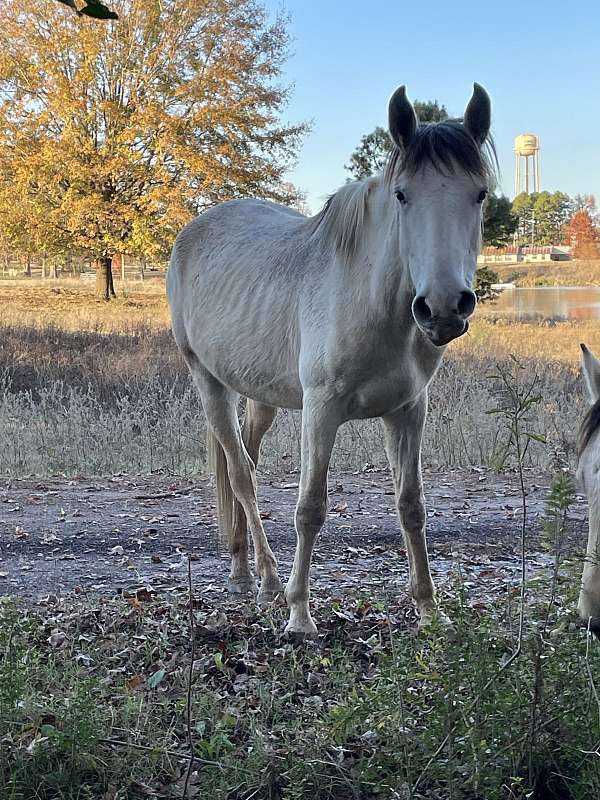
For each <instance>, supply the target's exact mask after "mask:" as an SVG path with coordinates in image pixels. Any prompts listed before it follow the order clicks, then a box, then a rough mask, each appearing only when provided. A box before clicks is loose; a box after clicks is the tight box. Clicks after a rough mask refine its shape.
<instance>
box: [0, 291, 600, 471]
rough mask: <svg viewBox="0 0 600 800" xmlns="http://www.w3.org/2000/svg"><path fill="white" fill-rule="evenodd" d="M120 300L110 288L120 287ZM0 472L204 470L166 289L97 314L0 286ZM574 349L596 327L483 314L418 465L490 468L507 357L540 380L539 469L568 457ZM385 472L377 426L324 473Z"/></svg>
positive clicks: (455, 351) (60, 299)
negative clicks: (498, 377) (498, 372)
mask: <svg viewBox="0 0 600 800" xmlns="http://www.w3.org/2000/svg"><path fill="white" fill-rule="evenodd" d="M117 288H118V289H119V287H117ZM0 304H1V306H2V308H3V323H2V336H1V337H0V380H1V386H0V439H1V440H2V441H3V442H6V443H7V444H6V446H5V447H4V448H3V449H2V450H1V451H0V472H1V473H4V474H9V475H13V476H17V475H24V474H37V475H44V474H55V473H61V474H66V475H73V474H88V475H90V474H108V473H114V472H120V471H127V472H139V473H147V472H149V471H155V470H162V471H166V472H173V473H178V474H189V473H196V472H198V471H201V470H202V469H203V468H204V420H203V416H202V413H201V410H200V407H199V402H198V399H197V396H196V394H195V391H194V388H193V386H192V384H191V381H190V378H189V376H188V373H187V370H186V368H185V365H184V364H183V362H182V360H181V358H180V356H179V354H178V352H177V350H176V348H175V345H174V343H173V340H172V337H171V334H170V331H169V330H168V309H167V305H166V301H165V296H164V285H163V282H162V281H158V280H157V281H152V282H146V283H145V284H137V285H135V286H134V287H133V288H129V290H128V292H127V296H126V297H120V298H119V299H118V300H117V301H114V302H111V303H108V304H106V303H104V302H103V301H97V300H95V299H94V297H93V286H89V285H81V284H79V285H78V284H77V282H75V281H73V282H71V284H67V285H62V284H61V285H58V286H53V287H52V286H51V287H50V288H48V287H46V286H39V285H38V286H28V287H27V288H23V286H10V285H4V284H0ZM580 341H586V342H587V343H588V344H589V345H590V346H592V347H595V348H596V349H597V350H598V351H600V329H599V326H598V325H597V324H596V323H573V324H571V323H560V324H556V325H554V326H550V327H548V326H544V327H542V326H539V325H535V324H515V323H514V322H513V321H511V320H509V319H504V320H501V319H497V318H496V317H494V315H493V312H491V311H490V310H487V311H486V310H485V309H483V311H482V312H481V313H479V315H478V317H477V319H476V320H475V322H474V323H473V325H472V328H471V331H470V333H469V335H468V336H466V337H464V338H462V339H460V340H459V341H457V342H455V343H454V344H453V345H452V346H451V347H450V348H449V351H448V354H447V357H446V359H445V362H444V364H443V367H442V369H441V371H440V373H439V375H438V376H437V378H436V380H435V382H434V384H433V387H432V391H431V404H430V405H431V410H430V417H429V420H428V426H427V432H426V438H425V444H424V461H425V463H426V464H427V465H428V466H432V467H440V468H452V467H455V466H473V465H482V464H489V463H491V461H492V460H493V453H494V451H495V449H496V447H497V444H498V441H499V437H500V436H501V430H500V427H499V422H498V420H497V419H496V418H495V417H493V416H490V414H489V413H488V412H489V410H490V408H492V407H493V406H494V404H495V395H494V392H495V389H496V386H495V382H494V381H493V380H492V379H491V378H490V377H489V376H490V374H491V373H492V372H494V371H495V365H496V364H497V363H500V364H508V363H510V355H511V354H514V355H515V356H517V358H519V359H520V360H521V361H522V362H523V363H525V364H526V367H527V368H526V370H525V371H524V375H523V379H524V380H531V379H532V377H533V376H534V375H535V374H537V375H538V376H539V381H540V383H539V389H540V392H541V394H542V396H543V403H542V405H541V407H540V409H539V415H538V419H537V425H538V429H539V431H540V432H542V433H544V434H545V435H546V436H547V438H548V439H549V441H550V442H551V446H550V447H548V448H546V449H540V448H538V449H537V450H532V454H531V457H532V460H533V463H537V464H539V465H541V466H544V467H545V466H548V465H549V463H550V462H551V460H552V459H553V458H554V455H555V452H556V451H559V452H560V453H562V454H563V455H565V456H566V457H567V458H572V456H573V441H574V437H575V432H576V429H577V426H578V422H579V419H580V418H581V416H582V414H583V394H582V389H581V386H580V379H579V376H578V372H579V370H578V358H579V347H578V344H579V342H580ZM298 432H299V416H298V414H296V413H285V412H284V413H282V414H280V415H279V418H278V421H277V424H276V425H275V426H274V429H273V431H272V432H271V433H270V434H269V440H268V441H267V442H266V446H265V447H264V449H263V452H264V456H265V458H264V462H263V466H264V468H266V469H270V470H275V471H279V472H280V471H282V470H295V469H297V467H298V464H299V451H298ZM383 462H384V456H383V446H382V441H381V435H380V429H379V425H378V423H377V422H368V423H362V422H361V423H349V424H347V425H345V426H344V427H343V428H342V429H341V431H340V435H339V436H338V441H337V445H336V449H335V453H334V459H333V467H334V469H342V468H343V469H360V468H362V467H363V466H364V465H365V464H366V463H374V464H381V463H383Z"/></svg>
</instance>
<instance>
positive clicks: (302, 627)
mask: <svg viewBox="0 0 600 800" xmlns="http://www.w3.org/2000/svg"><path fill="white" fill-rule="evenodd" d="M284 633H285V634H286V636H288V637H289V638H290V639H292V640H295V641H304V640H305V639H315V638H316V637H317V634H318V631H317V626H316V625H315V623H314V622H313V621H312V618H311V617H309V618H308V619H293V618H290V620H289V622H288V624H287V625H286V626H285V629H284Z"/></svg>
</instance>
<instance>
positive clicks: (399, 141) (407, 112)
mask: <svg viewBox="0 0 600 800" xmlns="http://www.w3.org/2000/svg"><path fill="white" fill-rule="evenodd" d="M388 121H389V127H390V134H391V137H392V141H393V142H394V144H395V145H396V147H398V148H399V149H400V150H406V148H407V147H408V146H409V145H410V143H411V141H412V139H413V137H414V135H415V133H416V131H417V125H418V124H419V121H418V119H417V115H416V114H415V110H414V108H413V106H412V103H411V102H410V100H409V99H408V97H407V96H406V86H400V88H399V89H396V91H395V92H394V94H393V95H392V97H391V99H390V105H389V110H388Z"/></svg>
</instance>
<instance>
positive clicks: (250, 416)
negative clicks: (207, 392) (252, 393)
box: [227, 399, 279, 599]
mask: <svg viewBox="0 0 600 800" xmlns="http://www.w3.org/2000/svg"><path fill="white" fill-rule="evenodd" d="M276 416H277V409H276V408H273V407H272V406H267V405H264V404H263V403H257V402H256V401H255V400H250V399H249V400H248V402H247V405H246V415H245V417H244V424H243V426H242V440H243V442H244V446H245V448H246V451H247V452H248V455H249V456H250V458H251V459H252V461H253V462H254V466H255V467H256V466H257V465H258V459H259V456H260V445H261V442H262V439H263V436H264V435H265V433H266V432H267V431H268V430H269V428H270V427H271V425H272V424H273V421H274V419H275V417H276ZM228 538H229V542H230V552H231V572H230V574H229V579H228V581H227V588H228V590H229V591H230V592H233V593H240V594H244V593H247V592H254V591H256V582H255V580H254V576H253V574H252V570H251V569H250V562H249V559H248V523H247V520H246V514H245V513H244V509H243V507H242V504H241V503H240V502H239V500H237V499H236V498H234V500H233V518H232V525H231V530H230V531H228ZM277 591H279V589H277ZM263 597H265V599H266V596H265V593H264V592H263Z"/></svg>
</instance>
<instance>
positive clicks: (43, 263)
mask: <svg viewBox="0 0 600 800" xmlns="http://www.w3.org/2000/svg"><path fill="white" fill-rule="evenodd" d="M45 277H46V253H44V254H43V255H42V279H44V278H45Z"/></svg>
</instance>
